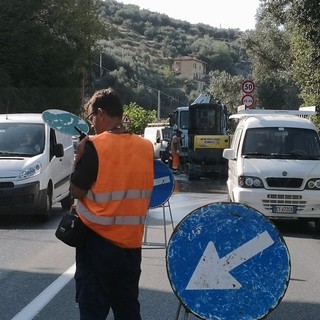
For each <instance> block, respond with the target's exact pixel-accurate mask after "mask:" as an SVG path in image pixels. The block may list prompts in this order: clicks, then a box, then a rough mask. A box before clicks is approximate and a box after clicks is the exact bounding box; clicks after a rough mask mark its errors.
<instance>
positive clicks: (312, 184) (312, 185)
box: [306, 178, 320, 190]
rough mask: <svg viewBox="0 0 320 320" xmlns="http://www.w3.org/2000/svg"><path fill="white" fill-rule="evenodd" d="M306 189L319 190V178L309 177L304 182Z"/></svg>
mask: <svg viewBox="0 0 320 320" xmlns="http://www.w3.org/2000/svg"><path fill="white" fill-rule="evenodd" d="M306 189H311V190H320V178H313V179H310V180H309V181H308V182H307V184H306Z"/></svg>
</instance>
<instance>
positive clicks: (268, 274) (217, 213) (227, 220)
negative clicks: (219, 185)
mask: <svg viewBox="0 0 320 320" xmlns="http://www.w3.org/2000/svg"><path fill="white" fill-rule="evenodd" d="M166 265H167V273H168V277H169V280H170V284H171V286H172V289H173V291H174V293H175V294H176V296H177V297H178V299H179V300H180V302H181V304H182V305H183V306H184V307H185V309H186V310H188V311H190V312H191V313H193V314H194V315H196V316H197V317H200V319H220V320H230V319H238V320H248V319H264V318H265V317H266V316H267V315H268V314H269V313H270V312H271V311H272V310H273V309H274V308H276V307H277V305H278V304H279V303H280V301H281V299H282V298H283V296H284V294H285V292H286V290H287V288H288V284H289V279H290V273H291V264H290V255H289V252H288V249H287V246H286V244H285V241H284V239H283V237H282V236H281V234H280V233H279V231H278V229H277V228H276V227H275V226H274V224H273V223H272V222H271V221H270V220H269V219H267V218H266V217H265V216H263V215H262V214H261V213H260V212H258V211H256V210H254V209H253V208H251V207H248V206H245V205H243V204H240V203H230V202H225V203H211V204H208V205H206V206H203V207H200V208H198V209H196V210H194V211H192V212H191V213H190V214H188V215H187V216H186V217H185V218H184V219H183V220H182V221H181V222H180V223H179V224H178V225H177V226H176V228H175V230H174V232H173V233H172V236H171V238H170V240H169V243H168V247H167V252H166Z"/></svg>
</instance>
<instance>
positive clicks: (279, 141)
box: [241, 127, 320, 160]
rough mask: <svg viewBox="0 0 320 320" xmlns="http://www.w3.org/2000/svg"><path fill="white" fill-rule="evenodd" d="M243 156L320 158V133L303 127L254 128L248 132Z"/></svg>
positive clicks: (244, 142)
mask: <svg viewBox="0 0 320 320" xmlns="http://www.w3.org/2000/svg"><path fill="white" fill-rule="evenodd" d="M241 154H242V156H243V157H246V158H249V157H250V158H267V159H270V158H278V159H306V160H319V159H320V141H319V136H318V133H317V132H316V131H314V130H310V129H301V128H283V127H270V128H252V129H248V130H247V132H246V136H245V139H244V141H243V147H242V153H241Z"/></svg>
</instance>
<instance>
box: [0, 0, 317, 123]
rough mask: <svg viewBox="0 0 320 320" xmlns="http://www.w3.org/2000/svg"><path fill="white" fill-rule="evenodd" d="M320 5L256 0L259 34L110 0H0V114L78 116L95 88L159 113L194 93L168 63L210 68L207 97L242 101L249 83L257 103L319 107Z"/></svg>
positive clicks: (273, 106)
mask: <svg viewBox="0 0 320 320" xmlns="http://www.w3.org/2000/svg"><path fill="white" fill-rule="evenodd" d="M319 10H320V9H319V4H318V3H317V2H315V1H307V0H303V1H299V2H295V1H294V2H292V1H289V0H281V1H279V0H272V1H271V0H269V1H266V0H260V7H259V10H258V13H257V17H256V21H257V22H256V28H255V29H254V30H248V31H245V32H242V31H240V30H239V29H220V28H213V27H211V26H208V25H204V24H191V23H189V22H186V21H181V20H176V19H172V18H170V17H168V16H167V15H164V14H159V13H155V12H151V11H149V10H144V9H142V10H141V9H140V8H139V7H138V6H135V5H124V4H122V3H121V2H117V1H115V0H105V1H94V0H46V1H38V0H30V1H24V0H11V1H2V2H0V30H1V31H0V112H1V113H5V112H24V111H25V112H39V111H43V110H45V109H48V108H60V109H65V110H69V111H73V112H75V113H79V112H81V111H82V107H83V105H84V103H85V101H86V99H87V98H88V97H89V96H90V95H91V94H92V93H93V92H94V91H95V90H97V89H99V88H105V87H109V86H111V87H114V88H115V89H116V90H117V91H118V92H119V93H120V94H121V96H122V98H123V102H124V103H125V104H126V105H130V104H131V103H133V104H136V105H137V106H139V107H142V108H144V109H146V110H150V111H151V110H157V107H158V103H159V96H160V101H161V116H162V117H166V116H167V115H168V114H169V113H170V112H171V111H172V110H173V109H175V108H176V107H177V106H180V105H186V104H188V103H190V102H191V101H193V100H194V99H195V98H196V97H197V96H198V95H199V93H200V92H199V89H198V87H197V86H196V85H195V83H194V82H193V81H192V80H190V79H186V78H183V77H181V76H177V75H176V74H174V72H173V71H172V62H173V60H174V59H175V58H177V57H181V56H193V57H195V58H197V59H199V60H201V61H204V62H205V63H206V64H207V78H206V79H205V80H206V87H205V88H204V89H205V91H206V92H209V93H211V94H212V95H213V96H214V97H215V98H217V99H219V100H221V101H222V102H223V103H224V104H226V105H227V107H228V109H229V112H230V113H232V112H234V111H235V109H234V108H235V107H236V106H238V105H239V104H240V103H241V96H242V92H241V84H242V82H243V80H244V79H245V78H251V79H253V80H254V81H255V83H256V90H255V92H254V97H255V101H256V103H255V107H256V108H265V109H296V108H298V107H299V106H300V105H319V100H320V90H319V87H320V85H319V82H320V76H319V69H320V62H319V61H320V58H319V57H320V49H319V42H320V41H319V39H320V36H319V28H318V25H319V15H318V13H319Z"/></svg>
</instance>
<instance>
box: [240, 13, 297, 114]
mask: <svg viewBox="0 0 320 320" xmlns="http://www.w3.org/2000/svg"><path fill="white" fill-rule="evenodd" d="M243 43H244V45H245V47H246V49H247V50H246V52H247V54H248V57H249V59H250V61H251V62H252V69H253V72H252V78H253V79H254V80H255V82H256V87H257V90H256V92H255V98H256V101H257V103H256V107H259V108H263V109H297V108H298V106H299V105H300V104H301V100H300V99H299V98H298V96H299V87H298V84H297V82H294V80H293V68H292V65H293V62H294V57H293V56H292V52H291V51H292V46H291V33H290V31H289V30H288V28H286V27H284V26H283V27H281V28H280V27H279V25H278V21H277V18H276V17H275V16H274V15H273V14H270V12H269V11H268V10H266V8H264V7H262V8H260V12H259V15H258V22H257V23H256V29H255V30H253V31H250V32H247V33H246V34H245V35H244V36H243Z"/></svg>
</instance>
